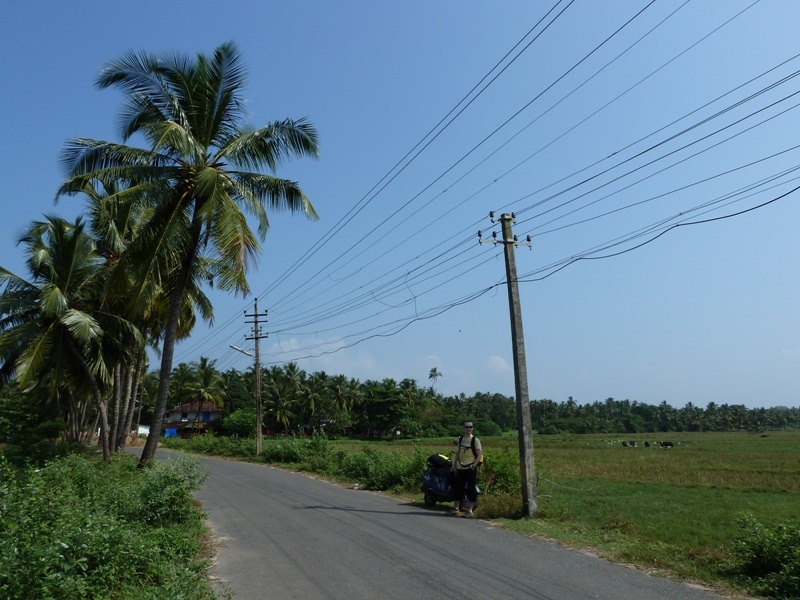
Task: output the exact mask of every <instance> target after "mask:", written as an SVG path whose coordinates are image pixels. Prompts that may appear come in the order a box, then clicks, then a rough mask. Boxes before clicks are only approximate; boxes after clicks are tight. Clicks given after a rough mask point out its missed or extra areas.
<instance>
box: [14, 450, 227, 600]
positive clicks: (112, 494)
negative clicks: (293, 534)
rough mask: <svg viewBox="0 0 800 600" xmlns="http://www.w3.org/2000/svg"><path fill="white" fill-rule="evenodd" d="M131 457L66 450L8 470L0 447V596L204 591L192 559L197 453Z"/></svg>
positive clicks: (197, 594)
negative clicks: (150, 459) (142, 462)
mask: <svg viewBox="0 0 800 600" xmlns="http://www.w3.org/2000/svg"><path fill="white" fill-rule="evenodd" d="M136 464H137V463H136V460H135V459H134V458H133V457H122V458H119V459H115V460H112V461H110V462H109V463H102V462H99V461H96V460H89V459H86V458H82V457H79V456H76V455H71V456H68V457H66V458H63V459H57V460H54V461H52V462H50V463H48V464H47V465H45V466H44V467H42V468H41V469H28V470H20V471H13V470H12V468H11V467H10V465H9V464H8V462H7V461H6V460H5V458H4V457H3V455H2V454H0V556H2V557H3V559H2V560H0V597H2V598H4V599H8V600H17V599H19V600H23V599H24V600H27V599H29V598H70V599H72V598H76V599H81V598H159V599H164V600H168V599H174V598H187V597H191V598H197V599H209V600H210V599H211V598H213V597H214V595H213V592H212V591H211V589H210V587H209V585H208V582H207V581H206V577H205V569H204V565H203V563H202V562H198V561H197V560H196V556H197V554H198V551H199V548H198V543H197V539H198V538H199V536H200V534H201V532H202V515H201V513H200V511H199V510H198V509H197V507H196V506H195V505H194V503H193V501H192V498H191V490H193V489H197V487H198V486H199V485H200V483H201V482H202V480H203V478H204V475H203V473H202V472H201V471H200V469H199V462H198V461H196V460H195V459H191V458H190V459H189V460H188V461H187V460H186V459H181V460H178V461H175V462H174V463H172V464H170V465H165V464H160V465H154V466H153V467H149V468H148V469H137V468H136ZM162 485H163V486H164V488H165V490H164V493H163V495H162V494H161V486H162ZM166 504H171V505H172V506H171V507H170V508H166V506H165V505H166ZM151 509H154V510H155V512H154V513H151V512H150V510H151ZM153 514H156V515H158V519H153V518H152V515H153ZM173 519H175V520H173ZM155 521H157V523H156V522H155Z"/></svg>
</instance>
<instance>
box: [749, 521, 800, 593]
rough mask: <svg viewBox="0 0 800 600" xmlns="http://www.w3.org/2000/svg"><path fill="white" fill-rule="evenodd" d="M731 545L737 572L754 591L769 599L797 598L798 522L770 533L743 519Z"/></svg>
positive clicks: (799, 583)
mask: <svg viewBox="0 0 800 600" xmlns="http://www.w3.org/2000/svg"><path fill="white" fill-rule="evenodd" d="M737 524H738V525H739V527H740V528H741V529H742V530H743V532H742V534H741V535H740V536H739V537H737V538H736V540H735V543H734V553H735V555H736V559H737V565H736V566H737V567H738V571H739V572H740V573H741V574H742V575H744V576H746V577H748V578H749V579H750V580H751V581H752V586H751V587H753V589H754V591H756V592H757V593H760V594H764V595H767V596H769V597H772V598H786V599H789V598H800V519H795V520H794V521H793V522H788V521H787V522H785V523H781V524H780V525H777V526H776V527H775V528H773V529H770V528H767V527H765V526H763V525H762V524H761V523H760V522H758V521H757V520H756V518H755V517H754V516H753V515H750V514H745V515H742V516H741V517H740V518H739V519H738V521H737Z"/></svg>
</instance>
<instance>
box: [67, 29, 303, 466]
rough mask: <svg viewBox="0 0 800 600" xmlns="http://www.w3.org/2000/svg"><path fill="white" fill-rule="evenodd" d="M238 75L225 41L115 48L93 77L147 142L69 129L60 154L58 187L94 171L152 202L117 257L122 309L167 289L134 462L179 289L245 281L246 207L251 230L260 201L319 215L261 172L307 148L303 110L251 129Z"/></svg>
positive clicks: (249, 234)
mask: <svg viewBox="0 0 800 600" xmlns="http://www.w3.org/2000/svg"><path fill="white" fill-rule="evenodd" d="M244 83H245V69H244V65H243V64H242V59H241V56H240V55H239V53H238V51H237V49H236V47H235V46H234V44H232V43H226V44H223V45H222V46H220V47H219V48H217V49H216V50H215V51H214V53H213V55H212V56H205V55H202V54H201V55H198V56H196V57H195V58H194V59H192V58H189V57H185V56H180V55H176V54H171V55H168V56H165V57H158V56H155V55H152V54H148V53H140V54H137V53H132V52H131V53H128V54H125V55H124V56H122V57H121V58H120V59H118V60H116V61H113V62H111V63H110V64H108V65H107V66H106V67H105V69H103V71H102V72H101V73H100V76H99V77H98V79H97V85H98V86H99V87H101V88H107V87H117V88H119V89H120V90H121V91H122V92H123V94H124V95H125V97H126V101H127V104H126V106H125V109H124V110H123V113H122V118H123V124H122V136H123V139H124V140H125V141H127V140H128V139H130V138H131V137H132V136H133V135H134V134H137V133H138V134H141V135H142V136H144V138H145V139H146V140H147V141H148V142H149V145H150V147H149V148H146V149H140V148H136V147H133V146H128V145H125V144H116V143H111V142H105V141H97V140H90V139H74V140H72V141H71V142H69V143H68V145H67V147H66V149H65V151H64V153H63V157H62V161H63V164H64V165H65V167H66V170H67V173H68V179H67V181H66V182H65V183H64V184H63V185H62V186H61V188H60V190H59V195H63V194H75V193H79V192H80V191H81V190H82V189H84V188H85V186H86V185H87V183H89V182H91V181H95V180H100V181H120V182H132V184H133V185H132V186H130V187H129V188H127V189H126V190H125V195H126V196H127V197H131V196H134V197H135V198H136V200H137V201H138V202H140V203H143V204H145V205H147V206H149V207H150V208H151V209H152V215H151V217H150V219H149V220H148V222H147V223H146V224H145V226H144V227H143V228H142V230H141V231H140V233H139V235H138V236H137V238H136V240H134V241H133V242H132V243H131V244H129V245H128V247H127V248H126V250H125V252H124V253H123V255H122V256H121V257H120V260H121V261H122V262H124V263H126V264H127V265H128V266H129V268H130V270H131V273H133V274H134V278H135V282H136V286H135V287H134V288H133V289H132V291H131V294H130V296H129V306H130V307H131V308H132V309H134V310H139V311H144V310H146V309H147V307H148V305H150V303H151V302H152V298H153V297H154V296H156V295H159V294H164V293H167V294H168V297H169V301H168V308H167V310H166V313H165V314H166V319H165V321H164V328H163V337H162V344H163V345H162V352H161V369H160V378H159V389H158V394H157V398H156V401H155V407H154V411H153V429H152V433H151V435H150V436H148V439H147V443H146V445H145V447H144V450H143V452H142V457H141V462H142V463H144V462H146V461H148V460H150V459H152V457H153V456H154V455H155V450H156V444H157V442H158V438H159V435H160V432H161V423H162V420H163V415H164V412H165V408H166V404H167V396H168V392H169V382H170V375H171V370H172V361H173V356H174V350H175V341H176V339H177V336H178V332H179V321H180V319H181V316H182V310H183V309H184V306H185V303H184V298H185V294H186V293H187V289H188V288H189V287H191V286H192V285H198V284H199V283H200V282H202V281H204V280H208V281H210V280H212V279H213V280H214V282H215V285H216V286H217V287H219V288H220V289H222V290H226V291H235V292H237V293H242V294H246V293H247V292H248V291H249V287H248V284H247V280H246V277H245V275H246V271H247V268H248V267H249V266H250V265H251V264H252V263H253V262H254V260H255V258H256V256H257V253H258V251H259V244H258V240H257V238H256V236H255V235H254V233H253V231H252V230H251V229H250V226H249V225H248V223H247V220H246V218H245V212H246V213H250V214H252V215H254V216H255V217H256V219H257V220H258V232H259V237H260V238H261V239H263V238H264V236H265V235H266V232H267V228H268V227H269V220H268V218H267V211H266V206H269V207H271V208H276V209H288V210H290V211H292V212H297V211H299V212H302V213H304V214H305V215H306V216H308V217H311V218H316V216H317V215H316V212H315V210H314V208H313V207H312V205H311V203H310V202H309V200H308V198H306V196H305V194H303V192H302V190H301V189H300V187H299V186H298V184H297V183H295V182H293V181H289V180H286V179H279V178H277V177H274V176H272V175H266V174H263V173H262V172H261V171H263V170H268V171H270V172H274V171H275V169H276V167H277V166H278V164H279V163H280V162H282V161H283V160H285V159H287V158H290V157H294V156H314V157H315V156H317V153H318V145H317V134H316V130H315V129H314V127H313V126H312V125H311V124H309V123H308V122H306V121H305V120H300V121H291V120H284V121H280V122H275V123H269V124H267V125H265V126H263V127H261V128H254V127H252V126H250V125H249V124H247V123H245V122H244V120H243V114H244V99H243V98H242V95H241V92H242V89H243V86H244ZM110 201H113V199H112V200H110ZM243 211H244V212H243Z"/></svg>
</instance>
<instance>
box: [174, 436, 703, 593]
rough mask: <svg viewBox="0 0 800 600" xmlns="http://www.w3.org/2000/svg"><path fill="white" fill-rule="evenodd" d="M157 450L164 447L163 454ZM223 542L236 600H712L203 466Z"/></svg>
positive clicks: (406, 510)
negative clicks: (526, 599) (460, 599)
mask: <svg viewBox="0 0 800 600" xmlns="http://www.w3.org/2000/svg"><path fill="white" fill-rule="evenodd" d="M160 452H161V451H160ZM203 460H204V462H205V464H206V465H207V468H208V471H209V473H210V477H209V480H208V482H207V484H206V486H205V488H204V489H203V490H201V491H200V492H198V493H197V497H198V499H199V500H200V501H201V502H202V504H203V506H204V508H205V510H206V512H207V514H208V517H209V520H210V521H211V525H212V527H213V530H214V533H215V535H216V536H217V537H218V539H219V547H218V557H217V563H216V565H215V566H214V568H213V569H212V575H214V576H215V577H217V578H218V579H219V581H220V584H221V586H222V587H224V588H225V589H228V590H230V591H231V592H232V593H233V598H234V599H236V600H250V599H253V600H255V599H259V600H260V599H276V600H277V599H283V598H293V599H299V600H314V599H317V598H320V599H323V598H324V599H326V600H327V599H337V598H342V599H347V600H358V599H361V598H364V599H369V600H373V599H376V598H379V599H384V598H385V599H394V598H398V599H399V598H402V599H407V598H414V599H423V598H424V599H437V598H442V599H451V598H485V599H490V600H491V599H499V598H502V599H512V598H534V599H537V600H583V599H588V598H592V599H598V598H599V599H607V600H612V599H613V600H616V599H621V598H631V599H635V600H709V599H712V598H718V596H715V595H713V594H711V593H708V592H706V591H703V590H700V589H697V588H695V587H691V586H688V585H685V584H681V583H675V582H672V581H667V580H665V579H661V578H657V577H651V576H649V575H646V574H644V573H642V572H639V571H635V570H633V569H628V568H626V567H622V566H618V565H613V564H609V563H606V562H604V561H602V560H600V559H598V558H596V557H593V556H591V555H589V554H586V553H583V552H579V551H576V550H570V549H566V548H563V547H561V546H558V545H556V544H551V543H548V542H544V541H541V540H537V539H534V538H529V537H527V536H524V535H519V534H514V533H510V532H508V531H504V530H503V529H500V528H498V527H494V526H492V525H491V524H490V523H488V522H487V521H483V520H481V519H473V520H468V519H463V518H461V519H460V518H456V517H447V516H444V514H443V511H442V510H441V507H440V508H439V509H437V510H434V509H429V508H426V507H424V506H423V505H422V502H421V499H422V495H421V494H420V503H419V504H416V503H415V504H408V503H405V502H403V501H399V500H396V499H393V498H388V497H385V496H381V495H379V494H375V493H371V492H367V491H358V490H352V489H347V488H343V487H341V486H338V485H335V484H332V483H329V482H326V481H321V480H318V479H314V478H312V477H310V476H307V475H304V474H297V473H290V472H286V471H282V470H279V469H275V468H271V467H268V466H263V465H254V464H248V463H239V462H234V461H227V460H221V459H215V458H205V459H203Z"/></svg>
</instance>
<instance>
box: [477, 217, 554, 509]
mask: <svg viewBox="0 0 800 600" xmlns="http://www.w3.org/2000/svg"><path fill="white" fill-rule="evenodd" d="M489 216H490V218H491V219H492V223H495V222H496V219H495V218H494V214H493V213H489ZM513 222H514V214H513V213H512V214H508V213H503V214H502V215H501V216H500V223H501V225H502V227H503V249H504V251H505V258H506V283H507V285H508V308H509V313H510V315H511V344H512V346H513V351H514V391H515V393H516V396H517V432H518V436H519V471H520V477H521V479H522V508H523V511H524V513H525V514H527V515H528V516H529V517H535V516H537V514H538V512H539V504H538V498H537V491H536V468H535V466H534V462H533V431H532V428H531V408H530V400H529V399H528V369H527V366H526V365H525V336H524V334H523V332H522V309H521V307H520V303H519V286H518V284H517V263H516V260H515V258H514V248H515V247H516V246H517V245H523V246H528V247H530V245H531V241H530V236H529V237H528V239H527V241H525V242H518V241H517V238H516V237H514V235H513V233H512V231H511V225H512V223H513ZM478 241H479V242H482V241H483V240H481V232H480V231H479V232H478ZM491 242H492V243H493V244H497V243H498V242H497V235H496V234H495V233H492V240H491Z"/></svg>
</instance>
